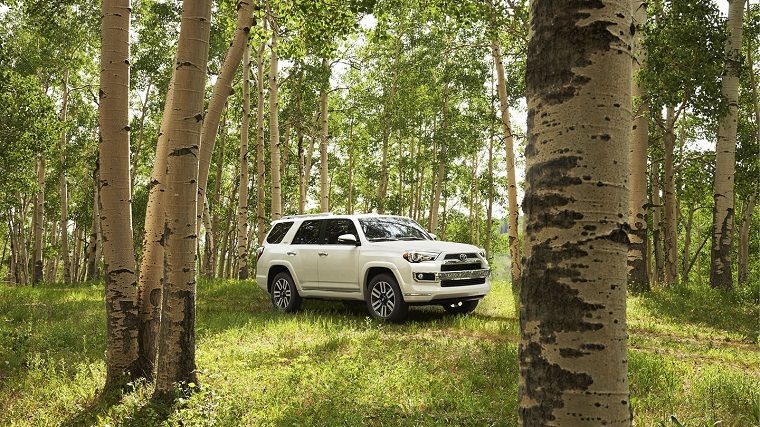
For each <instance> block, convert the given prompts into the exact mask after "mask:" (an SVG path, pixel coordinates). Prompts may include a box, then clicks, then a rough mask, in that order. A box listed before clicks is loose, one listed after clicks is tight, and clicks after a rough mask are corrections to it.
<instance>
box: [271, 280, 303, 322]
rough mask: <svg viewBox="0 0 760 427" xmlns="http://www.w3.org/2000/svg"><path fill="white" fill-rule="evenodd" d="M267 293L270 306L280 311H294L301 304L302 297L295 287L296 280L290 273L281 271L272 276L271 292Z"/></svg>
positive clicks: (298, 308)
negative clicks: (270, 302)
mask: <svg viewBox="0 0 760 427" xmlns="http://www.w3.org/2000/svg"><path fill="white" fill-rule="evenodd" d="M269 295H270V300H271V301H272V307H274V308H275V309H276V310H277V311H279V312H281V313H295V312H296V311H298V310H300V309H301V305H302V304H303V299H302V298H301V295H299V294H298V289H296V282H295V281H294V280H293V277H292V276H291V275H290V273H286V272H282V273H277V275H276V276H274V279H272V292H271V293H270V294H269Z"/></svg>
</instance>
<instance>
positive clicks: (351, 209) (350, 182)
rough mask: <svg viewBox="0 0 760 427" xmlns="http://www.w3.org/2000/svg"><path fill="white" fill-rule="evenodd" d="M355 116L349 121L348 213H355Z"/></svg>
mask: <svg viewBox="0 0 760 427" xmlns="http://www.w3.org/2000/svg"><path fill="white" fill-rule="evenodd" d="M353 137H354V118H353V116H351V118H350V119H349V121H348V200H346V213H347V214H349V215H353V214H354V141H353Z"/></svg>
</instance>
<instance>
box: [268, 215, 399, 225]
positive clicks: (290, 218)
mask: <svg viewBox="0 0 760 427" xmlns="http://www.w3.org/2000/svg"><path fill="white" fill-rule="evenodd" d="M377 216H388V217H404V216H403V215H387V214H382V215H381V214H377V213H374V212H370V213H363V214H340V215H336V214H334V213H332V212H323V213H316V214H303V215H286V216H283V217H282V218H280V219H277V220H274V221H272V224H274V223H277V222H280V221H294V220H299V219H320V218H367V217H377ZM404 218H406V217H404Z"/></svg>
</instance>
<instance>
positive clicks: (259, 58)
mask: <svg viewBox="0 0 760 427" xmlns="http://www.w3.org/2000/svg"><path fill="white" fill-rule="evenodd" d="M265 24H266V20H262V25H264V28H265V29H266V25H265ZM264 48H265V43H261V44H260V45H259V48H258V49H257V50H256V90H257V96H256V233H257V238H256V240H257V242H258V244H262V243H264V238H265V237H266V232H267V230H266V219H267V218H266V213H265V203H266V195H265V193H264V191H265V188H266V182H267V180H266V178H267V177H266V168H265V165H264ZM222 267H224V266H223V265H222Z"/></svg>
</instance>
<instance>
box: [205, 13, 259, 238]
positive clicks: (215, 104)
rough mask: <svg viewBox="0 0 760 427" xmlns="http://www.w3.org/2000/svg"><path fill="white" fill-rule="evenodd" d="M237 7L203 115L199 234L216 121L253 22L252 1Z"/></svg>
mask: <svg viewBox="0 0 760 427" xmlns="http://www.w3.org/2000/svg"><path fill="white" fill-rule="evenodd" d="M236 7H237V24H236V27H235V35H234V37H233V39H232V43H230V48H229V49H228V50H227V54H226V55H225V57H224V63H223V64H222V68H221V72H220V73H219V76H218V77H217V79H216V83H214V90H213V91H212V93H211V99H210V100H209V104H208V111H207V112H206V115H205V116H204V117H203V129H202V130H201V146H200V158H199V160H198V162H199V163H198V199H197V201H196V203H197V207H196V214H197V215H198V218H197V221H196V224H197V232H196V234H200V224H201V222H202V221H201V215H202V214H203V204H204V203H205V200H206V186H207V185H208V175H209V171H210V168H211V157H212V156H213V154H214V145H215V144H216V136H217V132H218V131H219V120H220V119H221V117H222V112H223V111H224V105H225V104H226V103H227V98H228V97H229V96H230V94H232V92H233V91H232V79H233V77H234V76H235V72H236V71H237V69H238V67H239V66H240V60H241V59H242V58H243V51H245V49H246V46H248V37H249V34H250V32H251V25H252V24H253V21H252V20H253V7H252V6H251V2H250V1H249V0H238V1H237V4H236ZM206 233H207V235H211V234H212V233H213V230H206Z"/></svg>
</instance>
